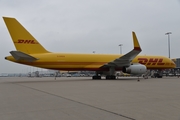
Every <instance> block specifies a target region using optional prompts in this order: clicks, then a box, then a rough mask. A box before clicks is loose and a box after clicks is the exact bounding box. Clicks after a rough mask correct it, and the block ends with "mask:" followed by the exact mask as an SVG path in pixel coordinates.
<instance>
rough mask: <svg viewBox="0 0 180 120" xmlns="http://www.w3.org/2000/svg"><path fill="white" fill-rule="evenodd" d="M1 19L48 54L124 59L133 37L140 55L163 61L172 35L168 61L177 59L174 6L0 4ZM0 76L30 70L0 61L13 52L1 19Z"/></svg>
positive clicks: (179, 22)
mask: <svg viewBox="0 0 180 120" xmlns="http://www.w3.org/2000/svg"><path fill="white" fill-rule="evenodd" d="M0 15H1V16H8V17H15V18H16V19H17V20H18V21H19V22H20V23H21V24H22V25H23V26H24V27H25V28H26V29H27V30H28V31H29V32H30V33H31V34H32V35H33V36H34V37H35V38H36V39H37V40H38V41H39V42H40V43H41V44H42V45H43V46H44V47H45V48H46V49H47V50H49V51H52V52H73V53H92V52H93V51H96V53H108V54H119V53H120V50H119V46H118V45H119V44H123V47H122V49H123V53H124V54H125V53H127V52H129V51H130V50H131V49H132V47H133V44H132V35H131V34H132V33H131V32H132V31H135V32H136V34H137V37H138V39H139V42H140V45H141V47H142V53H141V54H143V55H163V56H168V47H167V35H165V33H166V32H169V31H170V32H172V35H171V36H170V38H171V58H177V57H180V52H179V51H180V48H179V46H180V1H179V0H88V1H86V0H51V1H50V0H36V1H35V0H34V1H33V2H32V0H13V1H10V0H0ZM0 41H1V44H0V73H7V72H8V73H13V72H27V71H28V70H29V67H27V66H25V65H20V64H16V63H12V62H9V61H6V60H4V57H5V56H8V55H10V54H9V51H11V50H15V47H14V45H13V43H12V40H11V38H10V35H9V33H8V31H7V28H6V26H5V24H4V21H3V19H0Z"/></svg>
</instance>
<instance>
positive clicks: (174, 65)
mask: <svg viewBox="0 0 180 120" xmlns="http://www.w3.org/2000/svg"><path fill="white" fill-rule="evenodd" d="M171 65H172V66H173V67H174V68H175V67H176V64H175V63H174V61H172V60H171Z"/></svg>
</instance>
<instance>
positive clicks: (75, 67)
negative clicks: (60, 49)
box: [3, 17, 175, 79]
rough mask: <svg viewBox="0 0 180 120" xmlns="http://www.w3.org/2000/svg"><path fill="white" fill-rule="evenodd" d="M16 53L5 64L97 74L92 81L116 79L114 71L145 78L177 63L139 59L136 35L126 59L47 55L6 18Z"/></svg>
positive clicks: (23, 29) (114, 56) (23, 31)
mask: <svg viewBox="0 0 180 120" xmlns="http://www.w3.org/2000/svg"><path fill="white" fill-rule="evenodd" d="M3 19H4V21H5V24H6V26H7V29H8V31H9V33H10V35H11V38H12V40H13V43H14V45H15V47H16V51H10V54H11V55H12V56H7V57H5V59H6V60H9V61H12V62H16V63H20V64H25V65H30V66H35V67H40V68H46V69H54V70H67V71H82V70H83V71H85V70H87V71H96V75H95V76H93V79H101V75H100V74H102V73H103V74H105V75H106V79H116V76H115V71H119V70H122V71H123V72H124V73H130V74H135V75H140V74H144V73H145V72H146V71H147V69H170V68H174V67H175V64H174V62H173V61H172V60H171V59H169V58H167V57H164V56H147V55H146V56H142V55H138V54H139V53H140V52H141V51H142V50H141V47H140V45H139V42H138V40H137V37H136V34H135V33H134V32H132V36H133V43H134V48H133V49H132V50H131V51H130V52H128V53H127V54H125V55H113V54H75V53H52V52H49V51H47V50H46V49H45V48H44V47H43V46H42V45H41V44H40V43H39V42H38V41H37V40H36V39H35V38H34V37H33V36H32V35H31V34H30V33H29V32H28V31H27V30H26V29H25V28H24V27H23V26H22V25H21V24H20V23H19V22H18V21H17V20H16V19H15V18H9V17H3Z"/></svg>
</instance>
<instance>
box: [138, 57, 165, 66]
mask: <svg viewBox="0 0 180 120" xmlns="http://www.w3.org/2000/svg"><path fill="white" fill-rule="evenodd" d="M138 60H139V63H141V64H143V65H164V64H165V63H163V62H162V61H163V59H162V58H150V59H147V58H138Z"/></svg>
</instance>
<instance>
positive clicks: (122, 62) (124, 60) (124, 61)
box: [101, 32, 142, 68]
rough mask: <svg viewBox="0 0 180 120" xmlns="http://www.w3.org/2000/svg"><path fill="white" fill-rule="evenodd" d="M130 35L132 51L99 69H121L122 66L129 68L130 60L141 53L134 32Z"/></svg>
mask: <svg viewBox="0 0 180 120" xmlns="http://www.w3.org/2000/svg"><path fill="white" fill-rule="evenodd" d="M132 35H133V42H134V49H133V50H131V51H130V52H128V53H127V54H125V55H123V56H121V57H119V58H117V59H115V60H113V61H111V62H109V63H106V64H104V65H103V66H101V68H107V67H115V68H121V67H123V66H130V64H131V62H132V60H133V59H134V58H135V57H136V56H137V55H138V54H139V53H140V52H141V51H142V50H141V47H140V45H139V42H138V39H137V37H136V34H135V32H132Z"/></svg>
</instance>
